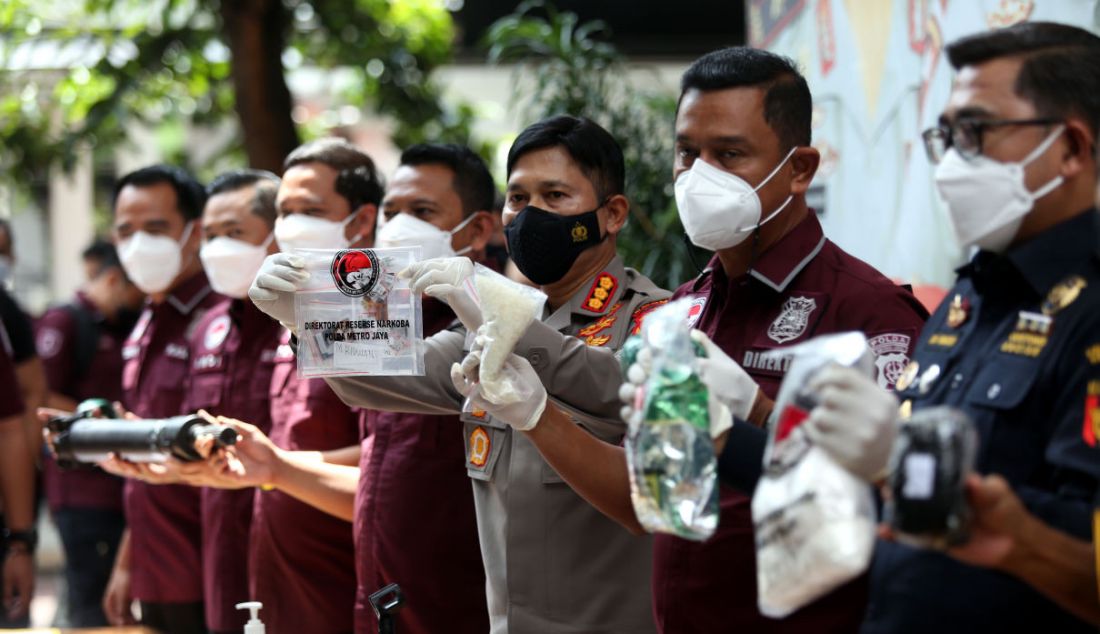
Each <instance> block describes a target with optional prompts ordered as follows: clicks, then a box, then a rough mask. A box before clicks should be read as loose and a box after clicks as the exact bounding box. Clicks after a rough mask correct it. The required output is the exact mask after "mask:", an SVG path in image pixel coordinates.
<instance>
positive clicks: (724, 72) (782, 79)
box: [676, 46, 814, 150]
mask: <svg viewBox="0 0 1100 634" xmlns="http://www.w3.org/2000/svg"><path fill="white" fill-rule="evenodd" d="M742 87H750V88H761V89H763V90H764V91H765V92H764V121H765V122H766V123H767V124H768V126H769V127H770V128H771V129H772V131H774V132H775V135H776V136H777V137H778V138H779V142H780V144H782V146H783V148H782V149H784V150H787V149H790V148H793V147H796V146H799V145H809V144H810V140H811V139H810V124H811V121H812V119H813V109H814V103H813V97H811V96H810V87H809V86H808V85H807V84H806V78H805V77H803V76H802V73H800V72H799V70H798V65H797V64H795V63H794V61H793V60H791V59H790V58H789V57H784V56H782V55H776V54H775V53H771V52H768V51H765V50H761V49H758V48H751V47H748V46H731V47H728V48H723V49H719V50H717V51H711V52H710V53H707V54H706V55H704V56H702V57H700V58H699V59H697V60H695V62H693V63H692V64H691V66H689V67H688V69H687V70H686V71H684V74H683V76H681V77H680V101H683V99H684V94H685V93H687V91H689V90H698V91H700V92H709V91H712V90H725V89H727V88H742ZM679 107H680V106H679V104H677V105H676V108H677V111H678V110H679Z"/></svg>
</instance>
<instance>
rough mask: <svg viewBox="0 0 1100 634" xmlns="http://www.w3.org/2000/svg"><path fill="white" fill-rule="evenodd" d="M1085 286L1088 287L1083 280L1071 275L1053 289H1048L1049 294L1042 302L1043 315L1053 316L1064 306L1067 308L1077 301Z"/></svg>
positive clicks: (1078, 276)
mask: <svg viewBox="0 0 1100 634" xmlns="http://www.w3.org/2000/svg"><path fill="white" fill-rule="evenodd" d="M1086 286H1088V283H1087V282H1085V278H1083V277H1081V276H1080V275H1071V276H1069V277H1067V278H1066V279H1064V280H1062V281H1061V282H1058V283H1057V284H1056V285H1055V286H1054V288H1052V289H1050V292H1049V293H1047V298H1046V299H1044V300H1043V306H1042V311H1043V314H1044V315H1053V314H1055V313H1057V312H1058V311H1060V310H1062V309H1063V308H1065V307H1066V306H1069V305H1070V304H1072V303H1073V302H1074V301H1075V300H1076V299H1077V297H1078V296H1079V295H1080V294H1081V290H1082V289H1084V288H1085V287H1086Z"/></svg>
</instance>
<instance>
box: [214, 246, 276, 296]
mask: <svg viewBox="0 0 1100 634" xmlns="http://www.w3.org/2000/svg"><path fill="white" fill-rule="evenodd" d="M274 238H275V234H274V233H270V234H268V236H267V240H264V242H263V244H252V243H250V242H245V241H244V240H237V239H236V238H230V237H228V236H218V237H217V238H214V239H213V240H211V241H210V242H207V243H206V244H204V245H202V248H201V249H199V259H200V260H202V267H203V268H204V269H206V277H208V278H210V287H211V288H213V289H214V290H215V291H217V292H218V293H221V294H222V295H225V296H226V297H232V298H233V299H244V298H245V297H246V296H247V295H248V287H249V286H252V280H254V279H255V278H256V273H258V272H259V271H260V265H261V264H263V263H264V258H266V257H267V247H268V246H269V245H270V244H271V241H272V240H273V239H274Z"/></svg>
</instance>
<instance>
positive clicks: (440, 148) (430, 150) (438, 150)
mask: <svg viewBox="0 0 1100 634" xmlns="http://www.w3.org/2000/svg"><path fill="white" fill-rule="evenodd" d="M401 164H402V165H408V166H410V167H416V166H417V165H442V166H444V167H447V168H449V169H450V170H451V171H452V172H454V185H453V187H454V190H455V192H456V193H457V194H458V197H459V198H461V199H462V215H463V216H469V215H470V214H472V213H474V212H477V211H491V210H492V209H493V199H494V198H495V197H496V189H497V188H496V185H495V184H494V183H493V175H492V174H490V173H489V166H488V165H486V164H485V161H484V160H482V158H481V157H480V156H478V155H477V153H476V152H474V151H473V150H471V149H470V148H468V147H466V146H465V145H457V144H454V143H417V144H416V145H412V146H410V147H408V148H407V149H406V150H405V151H404V152H402V153H401Z"/></svg>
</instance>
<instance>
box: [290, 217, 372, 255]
mask: <svg viewBox="0 0 1100 634" xmlns="http://www.w3.org/2000/svg"><path fill="white" fill-rule="evenodd" d="M358 213H359V212H358V211H357V212H355V213H353V214H351V215H350V216H348V217H347V218H344V220H343V221H341V222H337V221H335V220H325V219H324V218H317V217H314V216H307V215H305V214H290V215H289V216H279V217H278V218H276V219H275V241H276V242H278V243H279V250H280V251H286V252H289V251H293V250H294V249H346V248H348V247H349V246H351V241H350V240H348V238H347V236H345V235H344V230H345V229H346V228H347V226H348V223H349V222H351V219H352V218H354V217H355V216H356V215H357V214H358Z"/></svg>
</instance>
